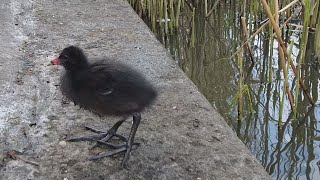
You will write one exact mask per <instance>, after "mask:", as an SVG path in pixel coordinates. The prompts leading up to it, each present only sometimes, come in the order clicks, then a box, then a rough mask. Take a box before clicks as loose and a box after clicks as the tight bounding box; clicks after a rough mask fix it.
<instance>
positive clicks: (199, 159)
mask: <svg viewBox="0 0 320 180" xmlns="http://www.w3.org/2000/svg"><path fill="white" fill-rule="evenodd" d="M0 8H1V9H0V23H1V31H0V40H1V44H0V85H1V88H0V98H1V101H0V144H1V146H0V151H1V152H2V153H1V154H2V155H1V156H0V158H1V161H0V179H10V180H11V179H46V180H47V179H64V178H67V179H69V180H71V179H197V178H199V179H200V178H201V179H269V178H270V177H269V176H268V174H267V173H266V172H265V171H264V170H263V168H262V167H261V165H259V163H258V162H257V161H256V160H255V159H254V158H253V157H252V156H251V154H250V152H249V151H248V150H247V149H246V147H245V146H244V145H243V144H242V143H241V142H240V140H239V139H238V138H237V137H236V135H235V134H234V132H233V131H232V130H231V129H230V128H229V127H228V126H227V124H226V123H225V122H224V120H223V119H222V118H221V116H220V115H219V114H218V113H217V112H216V111H215V110H214V109H213V108H212V107H211V106H210V104H209V103H208V102H207V101H206V99H205V98H204V97H203V96H202V95H201V94H200V93H199V92H198V91H197V89H196V87H195V86H194V85H193V84H192V83H191V82H190V81H189V80H188V79H187V77H186V76H185V75H184V74H183V72H182V71H181V70H180V69H179V68H178V67H177V65H176V64H175V63H174V61H172V59H171V58H170V57H169V56H168V55H167V54H166V51H165V49H164V48H163V47H162V45H161V44H160V43H159V42H158V41H157V40H156V38H155V37H154V35H152V33H151V32H150V31H149V30H148V28H147V26H146V25H145V24H144V23H143V22H142V20H141V19H140V18H139V17H138V16H137V15H136V14H135V12H134V11H133V10H132V9H131V7H130V6H129V5H128V4H127V2H126V1H123V0H112V1H111V0H108V1H106V0H68V1H67V0H57V1H51V0H2V1H1V2H0ZM71 44H76V45H79V46H81V47H83V48H84V49H85V50H86V51H87V52H88V54H90V55H92V56H108V57H111V58H114V59H117V60H119V61H123V62H126V63H128V64H131V65H132V66H135V67H136V68H137V69H139V70H141V71H142V72H144V73H145V74H146V76H147V77H148V78H149V79H150V80H151V81H153V83H154V84H155V85H156V87H157V89H158V91H159V94H160V95H159V98H158V101H157V102H156V103H155V104H154V105H153V106H152V107H151V108H149V109H147V110H146V112H144V114H143V120H142V123H141V126H140V127H139V129H138V133H137V135H136V141H138V142H141V145H140V146H139V147H137V148H135V149H134V150H133V151H132V154H131V157H130V160H129V161H128V169H121V168H119V165H120V162H121V158H122V156H116V157H114V158H105V159H102V160H98V161H88V159H87V158H88V157H89V156H91V155H93V154H95V153H98V152H102V151H106V149H95V150H88V148H89V147H90V145H91V144H90V143H89V142H73V143H70V142H65V141H64V139H65V138H66V137H67V136H72V135H77V134H79V133H89V132H86V131H85V130H84V128H83V125H92V126H96V127H100V128H104V129H106V128H107V127H110V126H111V125H112V124H113V123H114V122H115V120H116V118H113V117H105V118H100V117H97V116H95V115H93V114H91V113H89V112H86V111H83V110H80V109H79V108H78V107H75V106H74V105H73V104H72V103H68V102H66V101H65V100H63V98H62V96H61V94H60V92H59V88H58V87H57V86H58V84H59V78H58V76H59V74H60V72H61V68H60V67H53V66H48V63H49V61H50V60H51V59H52V58H53V57H55V56H56V55H57V52H58V51H59V50H61V49H62V48H64V47H65V46H67V45H71ZM221 78H223V77H221ZM129 127H130V122H128V123H126V124H124V127H123V128H122V129H120V131H121V132H123V133H127V132H128V128H129ZM10 150H14V151H16V152H17V154H18V157H19V158H17V159H15V160H14V159H12V158H9V157H7V156H6V152H7V151H10ZM22 159H23V160H22ZM30 162H35V163H38V166H37V165H35V164H32V163H30Z"/></svg>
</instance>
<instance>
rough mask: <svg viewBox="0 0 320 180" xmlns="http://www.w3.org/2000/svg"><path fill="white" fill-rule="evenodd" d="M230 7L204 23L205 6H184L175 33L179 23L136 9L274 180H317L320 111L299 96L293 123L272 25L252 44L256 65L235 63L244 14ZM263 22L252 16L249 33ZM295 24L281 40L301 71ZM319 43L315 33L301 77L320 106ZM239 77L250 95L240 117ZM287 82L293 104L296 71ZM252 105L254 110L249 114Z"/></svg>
mask: <svg viewBox="0 0 320 180" xmlns="http://www.w3.org/2000/svg"><path fill="white" fill-rule="evenodd" d="M230 2H231V3H229V1H228V2H226V1H223V2H222V1H221V2H220V3H219V4H217V6H216V8H215V10H214V11H213V12H212V13H211V15H210V16H208V17H207V18H205V16H206V13H205V12H204V10H203V3H201V4H200V5H199V3H198V4H197V3H191V2H190V3H188V1H186V3H184V6H183V7H182V8H181V12H180V15H179V23H178V26H177V28H173V26H174V25H172V24H170V22H172V21H173V16H170V13H169V14H168V15H163V16H164V17H167V18H161V19H157V18H156V17H152V16H150V14H148V13H150V11H149V10H148V9H147V10H146V8H148V6H146V7H144V8H141V6H139V5H138V4H134V7H135V9H136V11H137V12H138V14H139V15H140V16H141V17H142V19H143V20H144V21H145V22H146V24H148V26H149V27H150V29H152V30H153V32H154V33H155V35H156V36H157V38H158V39H159V41H160V42H161V43H163V44H164V46H165V47H166V48H167V50H168V51H169V52H170V53H171V55H172V57H173V59H174V60H175V61H176V62H177V63H178V64H179V66H180V67H181V68H182V69H183V71H184V72H185V73H186V75H187V76H188V77H189V78H190V79H191V80H192V81H193V82H194V83H195V84H196V85H197V87H198V88H199V90H200V91H201V93H203V94H204V95H205V96H206V98H207V99H208V101H209V102H210V103H211V104H212V105H213V106H214V107H215V108H216V109H217V110H218V111H219V113H220V114H221V115H222V116H223V117H224V118H225V120H226V121H227V122H228V124H229V125H230V126H231V127H232V128H233V129H234V131H235V132H236V133H237V135H238V137H239V138H240V139H241V140H242V141H243V143H244V144H245V145H246V146H247V147H248V148H249V149H250V151H251V152H252V154H253V155H254V156H255V157H256V158H257V159H258V160H259V161H260V162H261V164H262V165H263V166H264V167H265V169H266V171H267V172H268V173H269V174H270V175H271V176H272V177H273V178H274V179H296V178H297V179H318V178H319V177H320V157H319V155H320V127H319V125H320V106H315V107H312V106H311V105H310V102H309V100H308V99H307V98H306V97H305V96H304V95H303V93H301V92H300V93H299V97H298V103H297V104H298V106H297V118H294V113H293V112H292V111H291V107H290V103H289V101H288V98H287V96H286V94H285V93H284V76H283V72H282V68H281V64H280V56H279V50H278V43H277V41H276V39H275V37H273V36H270V32H272V31H271V30H270V26H268V25H267V26H266V27H265V28H264V31H263V32H261V33H259V34H258V35H256V36H255V37H254V38H253V40H252V41H251V48H252V52H253V62H254V63H252V61H251V59H250V56H249V53H248V51H247V50H244V53H243V54H244V57H243V61H242V63H243V68H242V69H241V68H239V67H240V66H239V60H238V58H237V56H234V58H230V57H231V56H232V55H233V53H234V52H236V51H237V49H238V48H239V47H240V46H241V44H242V43H243V35H242V28H241V25H240V24H241V23H240V18H239V16H240V14H241V8H239V7H238V4H236V3H233V2H232V1H230ZM250 7H251V6H250ZM149 8H150V7H149ZM193 9H194V16H192V13H193ZM207 13H208V12H207ZM261 17H262V18H261ZM248 19H250V20H248ZM264 19H266V17H265V16H263V15H261V14H259V13H256V14H254V15H252V14H249V15H248V16H247V20H246V21H247V24H251V25H250V26H248V30H249V31H250V32H251V34H252V33H253V32H254V31H255V30H256V29H258V28H259V27H260V26H261V25H262V24H263V20H264ZM294 25H295V26H293V25H292V26H288V27H286V28H285V29H284V30H283V32H282V33H283V37H284V40H285V41H286V42H287V47H289V46H290V41H292V42H293V48H292V60H293V61H294V62H295V64H297V63H296V62H297V61H298V55H299V48H300V47H299V44H300V41H301V40H300V36H301V32H302V29H301V28H299V25H302V22H300V21H299V19H296V21H294ZM313 39H314V34H313V33H310V34H309V42H310V43H309V44H308V47H307V51H306V56H305V58H303V60H304V63H303V64H302V66H301V70H300V74H301V77H302V79H303V80H304V84H305V86H306V87H307V89H308V90H309V91H310V94H311V96H312V97H313V100H314V101H315V102H318V101H319V98H318V94H319V77H320V76H319V67H318V66H319V65H318V63H317V61H315V60H316V59H314V58H313V56H312V55H313V53H314V50H313V43H312V42H313ZM241 71H243V75H242V76H243V78H242V80H241V81H242V83H243V85H245V87H246V91H245V92H249V94H250V98H249V96H248V94H247V93H244V94H243V100H242V101H243V103H242V104H243V107H242V108H241V109H242V111H241V114H240V115H239V113H238V112H239V111H238V106H237V103H233V102H234V101H233V99H234V98H236V97H237V96H238V92H239V81H240V77H241V73H240V72H241ZM288 81H289V88H290V89H291V90H292V92H293V96H294V97H295V87H296V85H297V84H296V78H295V76H294V73H293V72H292V70H291V69H290V68H289V71H288ZM283 95H284V106H283V113H282V114H281V113H280V112H281V101H282V97H283ZM295 98H296V97H295ZM250 102H251V103H250ZM250 104H252V109H253V110H250ZM316 104H317V103H316ZM280 119H281V121H280Z"/></svg>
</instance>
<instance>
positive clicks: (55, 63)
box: [51, 58, 61, 65]
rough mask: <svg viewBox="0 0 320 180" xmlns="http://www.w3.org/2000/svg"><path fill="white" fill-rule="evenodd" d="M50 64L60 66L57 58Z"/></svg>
mask: <svg viewBox="0 0 320 180" xmlns="http://www.w3.org/2000/svg"><path fill="white" fill-rule="evenodd" d="M51 64H52V65H60V64H61V61H60V59H59V58H55V59H54V60H52V61H51Z"/></svg>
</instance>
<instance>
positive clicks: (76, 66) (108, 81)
mask: <svg viewBox="0 0 320 180" xmlns="http://www.w3.org/2000/svg"><path fill="white" fill-rule="evenodd" d="M51 64H53V65H62V66H63V67H64V68H65V70H66V71H65V73H64V75H63V76H62V77H61V91H62V94H63V95H64V96H66V97H67V98H68V99H70V100H71V101H73V102H74V103H75V104H76V105H79V106H80V107H82V108H84V109H86V110H89V111H92V112H95V113H98V114H100V115H116V116H122V117H123V118H122V119H121V120H119V121H118V122H117V123H115V124H114V126H113V127H111V128H110V129H109V130H108V131H107V132H102V131H99V130H95V129H93V128H89V127H87V128H88V129H90V130H92V131H93V132H96V133H98V134H97V135H92V136H89V137H76V138H71V139H69V141H79V140H94V141H97V142H99V143H103V144H106V145H108V146H110V147H112V148H114V149H115V150H114V151H113V152H111V153H106V154H101V155H97V156H94V157H91V158H90V160H94V159H99V158H102V157H109V156H112V155H114V154H117V153H120V152H124V151H125V156H124V159H123V161H122V163H121V165H122V167H124V166H125V164H126V162H127V161H128V158H129V154H130V151H131V149H132V146H133V144H135V143H134V137H135V134H136V131H137V129H138V126H139V123H140V120H141V112H142V111H143V110H144V108H145V107H147V106H148V105H150V104H151V103H152V102H153V101H154V100H155V98H156V96H157V93H156V91H155V89H154V87H153V86H152V85H151V84H150V83H149V82H148V81H147V80H146V79H145V78H144V77H143V75H141V74H140V73H139V72H137V71H136V70H134V69H133V68H130V67H128V66H127V65H124V64H121V63H117V62H114V61H110V60H107V59H102V60H99V61H96V62H93V63H90V62H89V61H88V59H87V57H86V55H85V54H84V53H83V51H82V50H81V49H80V48H79V47H76V46H69V47H67V48H65V49H63V51H62V52H61V53H60V56H59V57H58V58H56V59H54V60H52V61H51ZM130 115H132V116H133V124H132V128H131V132H130V134H129V137H128V139H127V138H125V137H123V136H122V135H119V134H117V133H116V132H117V130H118V128H119V126H120V125H121V124H122V123H123V122H124V121H125V120H126V118H127V117H128V116H130ZM114 136H116V137H118V138H120V139H122V140H124V141H125V143H124V144H123V145H113V144H111V143H108V141H109V140H110V139H111V138H112V137H114ZM96 145H97V144H96ZM96 145H95V146H96Z"/></svg>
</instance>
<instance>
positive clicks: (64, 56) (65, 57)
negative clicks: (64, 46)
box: [59, 54, 69, 59]
mask: <svg viewBox="0 0 320 180" xmlns="http://www.w3.org/2000/svg"><path fill="white" fill-rule="evenodd" d="M59 59H69V57H68V56H67V55H64V54H61V55H60V56H59Z"/></svg>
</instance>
